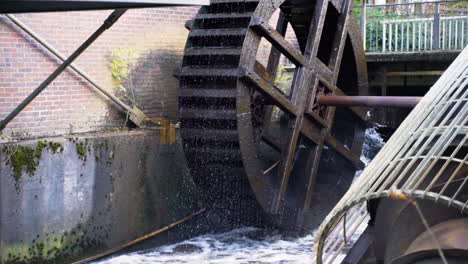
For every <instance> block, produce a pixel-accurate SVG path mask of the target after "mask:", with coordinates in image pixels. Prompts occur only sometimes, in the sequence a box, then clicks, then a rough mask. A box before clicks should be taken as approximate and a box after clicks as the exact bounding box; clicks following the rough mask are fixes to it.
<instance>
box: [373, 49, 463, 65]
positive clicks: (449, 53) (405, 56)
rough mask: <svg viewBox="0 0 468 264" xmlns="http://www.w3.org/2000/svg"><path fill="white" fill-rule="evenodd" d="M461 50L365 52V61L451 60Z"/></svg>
mask: <svg viewBox="0 0 468 264" xmlns="http://www.w3.org/2000/svg"><path fill="white" fill-rule="evenodd" d="M460 52H461V50H442V51H441V50H431V51H416V52H412V51H411V52H367V53H366V59H367V62H405V61H408V62H415V61H424V62H431V61H449V62H451V61H453V60H455V58H456V57H457V56H458V54H460Z"/></svg>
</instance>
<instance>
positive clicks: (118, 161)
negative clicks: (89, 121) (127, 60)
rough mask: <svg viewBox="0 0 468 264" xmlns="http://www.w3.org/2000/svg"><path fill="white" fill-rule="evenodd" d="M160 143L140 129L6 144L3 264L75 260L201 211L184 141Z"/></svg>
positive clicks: (0, 196) (0, 229) (0, 190)
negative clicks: (184, 148)
mask: <svg viewBox="0 0 468 264" xmlns="http://www.w3.org/2000/svg"><path fill="white" fill-rule="evenodd" d="M158 141H159V133H158V131H144V130H138V131H133V132H116V133H104V134H87V135H79V136H73V137H69V138H64V137H60V138H48V139H40V140H28V141H22V142H16V143H8V144H0V150H1V151H0V161H1V163H0V175H1V178H0V224H1V225H0V263H2V264H3V263H8V264H10V263H70V262H72V261H75V260H79V259H83V258H85V257H88V256H90V255H93V254H94V253H98V252H102V251H104V250H107V249H109V248H113V247H116V246H119V245H122V244H124V243H127V242H129V241H131V240H133V239H135V238H137V237H140V236H142V235H144V234H147V233H149V232H150V231H154V230H157V229H159V228H161V227H163V226H166V225H168V224H170V223H172V222H175V221H176V220H179V219H182V218H184V217H186V216H189V215H191V214H192V213H194V212H196V211H198V210H199V208H198V204H197V199H196V195H195V186H194V184H193V182H192V180H191V177H190V176H189V173H188V170H187V169H186V167H185V159H184V156H183V152H182V146H181V144H180V143H179V142H176V143H174V144H172V145H167V146H163V145H159V144H158ZM165 239H167V238H165Z"/></svg>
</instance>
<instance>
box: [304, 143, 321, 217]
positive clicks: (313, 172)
mask: <svg viewBox="0 0 468 264" xmlns="http://www.w3.org/2000/svg"><path fill="white" fill-rule="evenodd" d="M322 151H323V140H322V141H321V142H320V143H319V144H318V145H317V146H316V147H315V151H314V158H313V159H311V160H309V162H308V163H307V171H308V172H309V177H308V181H307V183H306V194H305V198H304V207H303V208H302V211H303V212H305V211H307V210H308V209H309V207H310V201H311V199H312V194H313V192H314V185H315V182H316V180H317V173H318V168H319V165H320V159H321V157H322Z"/></svg>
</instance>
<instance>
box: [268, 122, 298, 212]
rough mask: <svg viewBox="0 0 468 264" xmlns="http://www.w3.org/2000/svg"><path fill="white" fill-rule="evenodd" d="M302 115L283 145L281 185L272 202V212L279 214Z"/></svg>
mask: <svg viewBox="0 0 468 264" xmlns="http://www.w3.org/2000/svg"><path fill="white" fill-rule="evenodd" d="M302 120H303V118H302V116H301V117H298V118H296V119H295V120H294V121H292V122H294V126H293V127H292V128H291V132H290V135H291V136H290V137H289V139H288V142H287V144H286V146H284V147H283V152H282V155H281V156H282V157H281V162H280V167H279V171H278V174H279V178H280V187H279V191H278V195H277V196H276V198H274V200H273V203H272V209H271V211H272V213H274V214H277V213H279V212H280V210H281V207H282V205H283V201H284V196H285V194H286V190H287V187H288V182H289V176H290V175H291V170H292V166H293V162H294V154H295V153H296V148H297V141H298V139H299V134H300V128H301V126H302Z"/></svg>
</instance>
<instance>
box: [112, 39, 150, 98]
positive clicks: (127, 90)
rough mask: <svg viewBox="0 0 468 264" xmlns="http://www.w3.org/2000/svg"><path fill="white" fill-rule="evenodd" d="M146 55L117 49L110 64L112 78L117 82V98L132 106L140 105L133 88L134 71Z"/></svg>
mask: <svg viewBox="0 0 468 264" xmlns="http://www.w3.org/2000/svg"><path fill="white" fill-rule="evenodd" d="M144 54H146V53H144V52H141V51H138V50H136V49H131V48H126V47H122V48H117V49H115V50H113V51H112V61H111V62H110V63H109V68H110V70H111V74H112V78H113V79H114V81H115V82H116V84H117V85H116V87H115V88H114V92H115V94H116V96H117V98H119V99H121V100H123V101H126V103H129V104H130V105H133V106H136V105H138V102H137V98H136V96H135V87H134V86H133V74H132V69H133V67H134V66H135V62H136V60H137V59H138V58H140V56H142V55H144Z"/></svg>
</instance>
